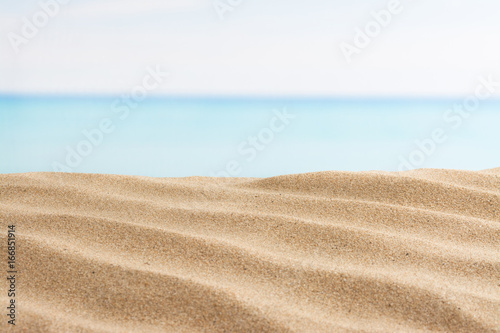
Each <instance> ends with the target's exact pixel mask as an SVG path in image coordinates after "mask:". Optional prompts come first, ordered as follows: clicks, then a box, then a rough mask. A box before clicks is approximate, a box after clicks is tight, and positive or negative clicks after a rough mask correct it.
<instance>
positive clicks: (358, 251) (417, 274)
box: [0, 168, 500, 332]
mask: <svg viewBox="0 0 500 333" xmlns="http://www.w3.org/2000/svg"><path fill="white" fill-rule="evenodd" d="M0 221H1V225H2V232H1V235H2V240H1V243H2V247H1V251H2V257H3V258H6V257H7V229H8V226H9V225H15V230H16V231H15V234H16V249H17V250H16V265H17V267H16V268H17V270H18V272H17V275H16V290H17V294H16V305H17V308H16V326H15V327H12V325H8V324H7V317H6V316H5V313H6V310H3V311H2V318H3V319H2V322H1V324H0V330H1V331H6V330H7V329H9V330H12V331H19V332H424V331H439V332H500V168H499V169H492V170H484V171H474V172H473V171H458V170H437V169H422V170H417V171H408V172H402V173H395V172H394V173H392V172H333V171H328V172H319V173H308V174H297V175H286V176H278V177H272V178H208V177H189V178H149V177H140V176H118V175H100V174H69V173H26V174H3V175H0ZM2 265H3V268H5V266H6V265H7V263H6V261H5V260H4V262H2ZM5 274H7V273H5ZM2 281H3V282H2V285H1V286H2V294H1V295H0V301H1V302H2V303H1V304H2V305H1V306H2V308H3V309H5V307H6V306H7V305H8V302H9V298H8V297H7V292H6V290H7V289H8V286H7V282H6V279H5V278H2Z"/></svg>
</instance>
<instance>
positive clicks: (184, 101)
mask: <svg viewBox="0 0 500 333" xmlns="http://www.w3.org/2000/svg"><path fill="white" fill-rule="evenodd" d="M117 101H119V99H117V98H114V97H95V96H86V97H83V96H81V97H70V96H64V97H62V96H15V95H13V96H8V95H5V96H2V97H1V98H0V173H18V172H31V171H55V170H58V171H59V169H60V166H61V165H62V166H64V168H67V169H63V170H62V171H71V172H89V173H110V174H129V175H144V176H155V177H182V176H216V175H217V176H242V177H267V176H273V175H280V174H290V173H302V172H313V171H324V170H352V171H361V170H387V171H395V170H397V169H398V168H399V167H400V166H401V163H402V162H401V161H402V159H405V160H408V159H409V158H410V154H411V153H412V152H415V151H416V150H419V151H422V149H421V148H419V146H418V145H417V143H416V140H418V141H420V142H422V140H428V139H429V138H432V133H433V131H434V130H436V129H438V128H440V129H442V131H443V133H444V135H443V136H445V137H446V141H445V142H443V143H436V145H435V148H434V149H433V151H432V153H431V154H425V159H423V160H419V159H416V160H415V161H417V162H418V163H414V164H413V167H415V168H453V169H471V170H480V169H487V168H493V167H499V166H500V145H499V143H500V131H499V130H498V126H499V124H500V112H499V109H500V101H497V100H492V101H485V102H482V104H481V105H480V107H479V108H478V109H477V110H476V111H474V112H472V113H471V116H470V117H469V118H467V119H463V121H462V122H461V123H460V124H459V121H458V118H457V114H451V113H450V114H448V118H445V115H446V112H447V111H448V110H450V109H451V108H452V107H453V105H454V104H456V103H461V100H459V99H457V100H453V99H404V98H400V99H375V98H374V99H290V98H275V99H273V98H260V99H259V98H160V97H151V98H148V99H146V100H144V101H143V102H141V103H139V104H138V105H137V106H136V107H135V108H133V107H129V108H128V111H129V113H128V114H127V115H126V116H124V115H125V113H124V112H122V111H120V110H125V109H124V108H123V106H124V105H125V104H123V103H121V102H118V103H117ZM120 107H121V109H120ZM284 110H286V113H283V112H284ZM277 112H278V114H282V115H283V114H288V115H289V119H288V120H285V121H282V120H280V119H279V117H278V118H277V116H276V114H277ZM452 116H454V117H455V118H451V117H452ZM106 118H107V119H109V124H108V126H109V129H112V130H111V131H110V132H109V133H102V140H101V139H100V138H99V135H97V134H95V133H96V132H95V130H99V131H100V129H99V126H100V123H101V121H102V120H103V119H106ZM273 118H276V119H274V120H273ZM453 119H454V120H453ZM273 126H274V129H273ZM83 131H87V133H94V134H95V137H94V141H95V143H90V150H89V145H88V144H83V146H80V147H79V146H78V145H79V144H81V142H82V141H87V142H90V141H89V139H88V138H87V137H86V136H85V134H84V133H83ZM93 131H94V132H93ZM252 138H253V141H252ZM98 139H99V140H98ZM101 141H102V142H101ZM424 147H425V146H424ZM79 148H80V150H81V151H82V152H84V154H79V153H78V149H79ZM70 151H73V153H72V154H75V153H76V154H78V155H79V158H78V157H76V159H75V157H74V156H73V159H72V160H71V159H70V162H72V165H69V164H68V163H67V160H66V159H67V157H68V154H71V153H69V152H70ZM422 156H423V155H422ZM414 157H415V156H414ZM57 166H59V168H58V167H57Z"/></svg>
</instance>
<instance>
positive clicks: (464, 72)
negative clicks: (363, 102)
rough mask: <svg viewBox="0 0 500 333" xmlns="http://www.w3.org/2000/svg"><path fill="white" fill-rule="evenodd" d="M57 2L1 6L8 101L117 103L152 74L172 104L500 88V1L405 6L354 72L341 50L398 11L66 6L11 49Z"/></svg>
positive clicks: (355, 60)
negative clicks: (484, 82) (95, 99)
mask: <svg viewBox="0 0 500 333" xmlns="http://www.w3.org/2000/svg"><path fill="white" fill-rule="evenodd" d="M51 1H52V3H54V2H55V1H56V0H45V1H44V0H39V1H38V0H37V1H33V0H24V1H15V2H14V1H8V0H0V35H1V38H0V93H4V94H32V93H36V94H73V95H75V94H76V95H88V94H118V93H123V92H126V91H128V90H130V89H131V87H133V86H134V85H136V84H137V83H138V82H140V80H141V79H142V77H143V76H144V73H145V72H146V69H147V68H148V67H150V66H152V67H155V66H160V67H161V68H163V69H165V70H168V72H169V73H170V76H169V80H168V82H166V83H165V84H162V85H161V86H160V87H159V88H158V89H156V90H155V91H154V92H153V93H154V94H155V95H170V96H179V95H186V96H200V95H201V96H204V95H209V96H212V95H220V96H228V95H231V96H343V97H345V96H351V97H352V96H354V97H356V96H403V97H418V96H427V97H428V96H434V97H436V96H437V97H443V96H448V97H449V96H453V97H456V96H464V95H466V94H468V93H470V91H471V89H473V87H474V85H475V83H476V81H477V77H478V76H480V75H490V74H491V75H496V76H498V77H499V78H500V71H498V69H499V65H498V59H500V44H499V43H498V42H497V41H498V36H499V33H500V20H498V13H499V12H500V2H498V1H496V0H476V1H469V0H419V1H415V0H401V1H400V5H399V7H398V8H399V10H398V12H397V13H395V14H391V15H390V21H389V23H388V24H386V26H383V27H382V26H381V27H380V31H379V32H378V34H376V35H374V37H371V38H370V40H369V43H368V44H366V46H363V48H357V49H358V51H359V52H358V53H356V54H353V55H352V56H351V57H349V59H350V60H351V61H350V62H348V61H347V59H346V57H345V55H344V53H343V51H342V49H341V45H345V44H342V43H348V44H350V45H354V39H355V37H356V35H357V31H358V30H357V29H360V30H362V31H364V30H365V29H366V27H367V26H370V24H372V23H373V21H374V20H375V19H374V16H373V12H377V13H379V16H380V15H382V14H380V13H381V11H387V10H388V8H389V3H390V1H378V0H370V1H368V0H364V1H363V0H349V1H347V0H342V1H341V0H308V1H297V0H276V1H264V0H241V1H237V0H232V1H229V0H214V1H213V0H165V1H155V0H141V1H136V0H64V1H62V0H60V1H61V2H66V3H65V4H59V5H58V9H57V10H55V14H54V15H53V16H51V17H49V19H48V20H47V22H46V25H42V26H41V27H40V28H37V30H38V31H37V33H36V34H34V36H32V37H30V38H26V40H27V42H22V43H20V44H19V43H17V44H16V42H12V40H13V39H14V40H15V41H19V39H16V38H17V37H13V36H21V37H23V36H24V35H23V33H22V32H23V27H24V29H25V30H26V27H25V25H26V20H27V21H29V22H31V23H33V22H34V17H38V19H40V15H39V13H40V11H42V10H43V7H44V6H43V5H42V4H47V3H50V2H51ZM392 1H397V0H392ZM228 2H230V3H233V4H234V6H232V7H229V8H231V9H230V10H226V11H224V12H223V15H222V16H221V15H220V14H221V13H222V12H221V10H219V11H217V9H216V8H215V5H219V7H220V6H221V3H222V4H225V5H224V6H226V7H220V8H226V9H227V8H228V7H227V6H228V5H227V3H228ZM55 3H58V2H55ZM49 7H50V6H49ZM52 8H54V7H52ZM53 10H54V9H53ZM37 15H38V16H37ZM42 16H43V14H42ZM382 16H383V15H382ZM25 19H26V20H25ZM41 20H42V21H39V22H42V23H41V24H43V23H44V22H43V17H42V18H41ZM37 22H38V21H37ZM375 32H377V31H375ZM23 38H24V37H23ZM26 40H24V41H26ZM13 45H16V46H17V49H18V52H16V51H15V49H16V47H13Z"/></svg>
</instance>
